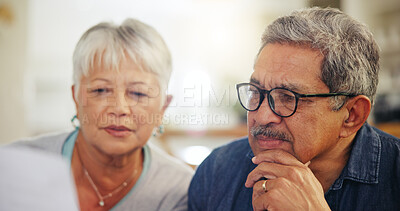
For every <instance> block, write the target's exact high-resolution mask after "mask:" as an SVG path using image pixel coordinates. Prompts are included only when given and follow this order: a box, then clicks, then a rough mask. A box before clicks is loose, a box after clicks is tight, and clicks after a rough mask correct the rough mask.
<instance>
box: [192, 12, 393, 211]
mask: <svg viewBox="0 0 400 211" xmlns="http://www.w3.org/2000/svg"><path fill="white" fill-rule="evenodd" d="M378 61H379V53H378V46H377V44H376V43H375V41H374V39H373V37H372V34H371V33H370V32H369V30H368V29H367V27H366V26H365V25H363V24H361V23H359V22H357V21H355V20H354V19H352V18H351V17H349V16H348V15H346V14H343V13H342V12H341V11H339V10H336V9H321V8H310V9H304V10H300V11H295V12H293V13H292V14H290V15H289V16H285V17H281V18H279V19H277V20H276V21H274V22H273V23H272V24H271V25H270V26H268V27H267V29H266V31H265V33H264V34H263V36H262V46H261V48H260V51H259V53H258V55H257V59H256V61H255V65H254V72H253V74H252V75H251V78H250V81H249V82H248V83H241V84H238V85H237V91H238V97H239V101H240V103H241V104H242V106H243V107H244V108H245V109H246V110H247V111H248V115H247V122H248V130H249V131H248V132H249V135H248V138H244V139H240V140H237V141H235V142H232V143H230V144H228V145H226V146H222V147H220V148H218V149H216V150H214V151H213V152H212V154H211V155H210V156H209V157H208V158H207V159H206V160H205V161H204V162H203V163H202V164H201V165H200V166H199V167H198V169H197V172H196V174H195V176H194V178H193V180H192V182H191V186H190V190H189V209H190V210H329V209H332V210H399V209H400V141H399V139H397V138H395V137H393V136H391V135H388V134H386V133H384V132H382V131H380V130H378V129H376V128H374V127H372V126H370V125H369V124H368V123H366V121H367V118H368V116H369V114H370V111H371V106H372V104H373V101H374V98H375V93H376V88H377V84H378V71H379V64H378Z"/></svg>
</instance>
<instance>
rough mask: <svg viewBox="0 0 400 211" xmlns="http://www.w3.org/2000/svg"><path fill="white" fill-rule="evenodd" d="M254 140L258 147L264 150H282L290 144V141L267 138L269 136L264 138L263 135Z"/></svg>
mask: <svg viewBox="0 0 400 211" xmlns="http://www.w3.org/2000/svg"><path fill="white" fill-rule="evenodd" d="M254 138H255V140H256V141H257V143H258V145H259V146H260V147H261V148H263V149H276V148H282V147H283V145H286V144H288V143H289V141H287V140H283V139H279V138H274V137H267V136H263V135H258V136H256V137H254Z"/></svg>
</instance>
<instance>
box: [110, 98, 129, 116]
mask: <svg viewBox="0 0 400 211" xmlns="http://www.w3.org/2000/svg"><path fill="white" fill-rule="evenodd" d="M112 111H113V112H114V113H115V115H116V116H125V115H128V114H129V113H130V106H129V103H128V101H127V99H126V96H125V93H117V94H116V96H115V104H114V109H112Z"/></svg>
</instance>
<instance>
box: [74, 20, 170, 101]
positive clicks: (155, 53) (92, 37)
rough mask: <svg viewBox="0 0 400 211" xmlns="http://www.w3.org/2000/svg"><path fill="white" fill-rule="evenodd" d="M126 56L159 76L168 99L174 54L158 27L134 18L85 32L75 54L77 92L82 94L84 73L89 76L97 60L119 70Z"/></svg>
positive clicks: (114, 69)
mask: <svg viewBox="0 0 400 211" xmlns="http://www.w3.org/2000/svg"><path fill="white" fill-rule="evenodd" d="M126 57H129V58H131V59H132V60H133V61H134V62H135V63H136V64H137V65H138V66H139V68H140V69H141V70H142V71H148V72H151V73H154V74H155V75H156V76H157V78H158V81H159V85H160V94H161V96H162V100H164V97H165V94H166V93H165V92H166V90H167V86H168V81H169V78H170V76H171V70H172V65H171V54H170V52H169V50H168V47H167V46H166V44H165V42H164V40H163V39H162V37H161V36H160V34H159V33H158V32H157V31H156V30H155V29H153V28H152V27H151V26H149V25H147V24H145V23H142V22H140V21H138V20H135V19H131V18H129V19H126V20H125V21H124V22H123V23H122V24H121V25H115V24H113V23H108V22H103V23H99V24H97V25H95V26H93V27H91V28H90V29H88V30H87V31H86V32H85V33H84V34H83V35H82V37H81V39H80V40H79V42H78V44H77V45H76V47H75V51H74V55H73V68H74V73H73V80H74V85H75V95H76V96H78V91H79V86H80V80H81V78H82V76H83V75H84V76H88V74H89V71H90V70H92V69H93V67H94V65H95V62H98V65H104V66H105V67H107V68H108V69H109V70H110V71H118V70H119V65H120V62H121V61H122V60H123V59H126ZM162 102H163V101H162Z"/></svg>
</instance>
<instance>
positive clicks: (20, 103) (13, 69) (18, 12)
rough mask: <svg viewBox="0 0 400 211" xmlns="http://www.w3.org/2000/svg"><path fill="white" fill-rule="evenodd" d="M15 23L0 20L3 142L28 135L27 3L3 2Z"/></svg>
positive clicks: (21, 0) (23, 0) (0, 134)
mask: <svg viewBox="0 0 400 211" xmlns="http://www.w3.org/2000/svg"><path fill="white" fill-rule="evenodd" d="M0 5H7V7H8V8H10V11H11V15H12V21H11V22H10V23H8V22H7V21H4V19H0V143H2V142H3V143H4V142H8V141H11V140H13V139H16V138H19V137H21V136H25V135H28V129H27V123H26V111H25V103H26V98H25V92H24V88H25V86H24V84H25V73H26V60H27V37H28V34H27V29H28V14H27V12H28V0H18V1H14V0H3V1H0Z"/></svg>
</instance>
